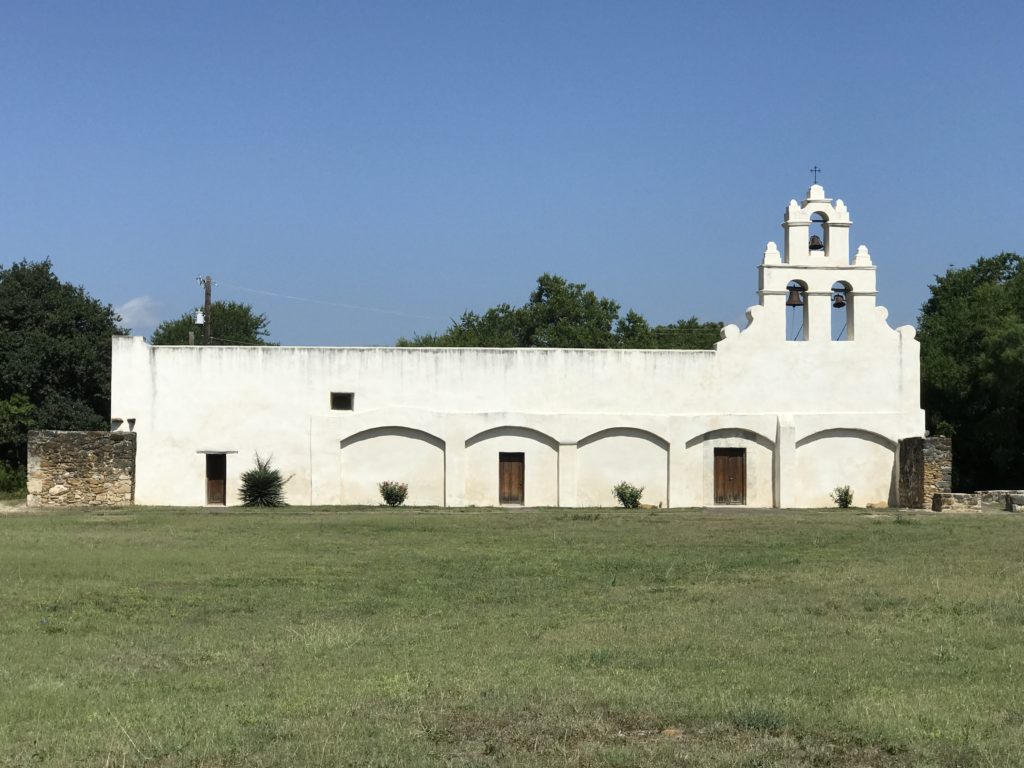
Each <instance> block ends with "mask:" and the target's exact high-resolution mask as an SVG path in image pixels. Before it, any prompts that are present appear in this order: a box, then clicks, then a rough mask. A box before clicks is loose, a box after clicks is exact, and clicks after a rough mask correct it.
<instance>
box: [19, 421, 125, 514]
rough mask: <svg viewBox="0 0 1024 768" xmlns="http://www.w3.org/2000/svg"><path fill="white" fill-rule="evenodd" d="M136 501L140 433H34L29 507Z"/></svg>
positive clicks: (30, 442)
mask: <svg viewBox="0 0 1024 768" xmlns="http://www.w3.org/2000/svg"><path fill="white" fill-rule="evenodd" d="M134 501H135V433H134V432H58V431H55V430H35V431H32V432H29V433H28V506H30V507H43V506H57V507H71V506H79V505H82V506H122V505H125V504H132V503H134Z"/></svg>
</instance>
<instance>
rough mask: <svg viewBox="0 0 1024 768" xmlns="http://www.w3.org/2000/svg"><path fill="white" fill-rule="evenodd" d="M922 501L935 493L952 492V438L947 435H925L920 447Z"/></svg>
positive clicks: (930, 497) (932, 496)
mask: <svg viewBox="0 0 1024 768" xmlns="http://www.w3.org/2000/svg"><path fill="white" fill-rule="evenodd" d="M921 454H922V455H921V459H922V470H921V476H922V477H921V479H922V481H923V483H924V501H925V502H926V504H924V505H923V506H927V501H928V500H929V499H932V498H934V496H935V494H937V493H952V492H953V440H952V438H949V437H926V438H924V441H923V445H922V447H921Z"/></svg>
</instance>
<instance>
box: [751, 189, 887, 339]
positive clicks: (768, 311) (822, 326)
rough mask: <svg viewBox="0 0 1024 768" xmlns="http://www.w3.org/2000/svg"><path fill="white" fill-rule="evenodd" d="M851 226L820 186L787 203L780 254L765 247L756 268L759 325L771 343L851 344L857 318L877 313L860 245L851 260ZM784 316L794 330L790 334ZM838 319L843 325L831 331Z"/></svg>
mask: <svg viewBox="0 0 1024 768" xmlns="http://www.w3.org/2000/svg"><path fill="white" fill-rule="evenodd" d="M850 224H851V222H850V212H849V210H847V208H846V204H845V203H844V202H843V201H842V200H836V201H834V202H833V200H832V199H831V198H828V197H826V196H825V189H824V188H823V187H822V186H821V185H820V184H813V185H811V188H810V189H808V190H807V197H806V198H804V201H803V202H802V203H797V201H796V200H790V202H789V205H788V206H787V208H786V213H785V215H784V217H783V221H782V229H783V231H784V233H785V240H784V250H783V251H782V253H780V252H779V249H778V246H777V245H776V244H775V243H768V246H767V248H765V252H764V258H763V259H762V261H761V266H760V267H759V272H760V280H759V291H758V296H759V299H760V304H761V306H762V307H763V310H762V312H761V313H759V314H760V315H761V317H760V318H759V323H765V324H766V325H767V326H769V328H767V329H764V330H765V331H767V333H768V334H769V335H770V337H771V338H777V339H779V340H786V341H806V342H810V343H815V344H817V343H828V342H831V341H833V340H843V341H855V340H856V339H857V337H858V336H857V330H858V329H857V327H856V323H855V321H856V319H857V317H858V316H860V317H861V318H865V319H866V318H867V317H868V316H873V315H874V314H875V313H874V312H873V308H874V306H875V295H876V291H875V267H874V265H873V264H872V263H871V255H870V254H869V253H868V249H867V248H865V247H864V246H863V245H862V246H860V247H859V248H858V249H857V253H856V254H855V255H854V257H853V260H852V261H851V259H850ZM834 310H842V312H835V311H834ZM787 312H789V313H790V315H792V316H794V317H793V319H791V322H790V325H791V326H793V327H794V328H795V329H796V330H795V331H793V332H790V333H788V334H787ZM840 320H841V322H842V323H843V324H842V326H841V327H840V328H835V327H833V326H834V325H837V324H838V323H839V322H840ZM862 325H863V323H862ZM862 330H865V329H862ZM862 335H863V334H862Z"/></svg>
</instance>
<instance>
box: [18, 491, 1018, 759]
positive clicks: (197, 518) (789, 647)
mask: <svg viewBox="0 0 1024 768" xmlns="http://www.w3.org/2000/svg"><path fill="white" fill-rule="evenodd" d="M1022 555H1024V517H1022V516H1013V515H1008V514H998V515H990V516H988V515H986V516H939V515H931V514H922V515H919V516H899V517H897V516H871V515H868V514H865V513H864V512H863V511H861V512H856V511H851V512H840V511H835V510H831V511H820V512H819V511H807V512H777V511H775V512H773V511H768V512H754V511H738V510H737V511H726V512H723V511H656V512H647V511H640V512H626V511H611V510H536V511H521V512H504V511H474V510H466V511H453V512H446V511H436V510H434V511H432V510H403V511H382V510H377V509H372V510H325V509H306V508H295V509H289V510H286V511H279V512H257V513H246V512H241V511H226V512H220V513H211V512H207V511H203V510H163V509H128V510H120V511H106V512H96V511H92V512H90V511H86V510H70V511H67V512H59V513H43V514H33V515H24V514H23V515H8V516H3V517H0V765H5V766H6V765H19V766H20V765H40V764H41V765H83V766H84V765H89V766H104V765H110V766H113V765H117V766H120V765H147V766H179V765H180V766H186V765H188V766H242V765H247V766H248V765H281V766H288V765H314V766H319V765H325V766H328V765H331V766H333V765H351V766H364V765H376V766H562V765H569V766H635V765H643V766H812V765H813V766H1019V765H1024V559H1022Z"/></svg>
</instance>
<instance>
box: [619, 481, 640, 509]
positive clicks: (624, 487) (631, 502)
mask: <svg viewBox="0 0 1024 768" xmlns="http://www.w3.org/2000/svg"><path fill="white" fill-rule="evenodd" d="M612 493H613V494H614V495H615V498H616V499H618V500H619V504H621V505H622V506H624V507H625V508H626V509H636V508H637V507H639V506H640V497H641V496H643V494H644V489H643V487H640V488H637V487H636V486H635V485H632V484H631V483H627V482H621V483H619V484H618V485H616V486H615V487H614V488H612Z"/></svg>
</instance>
